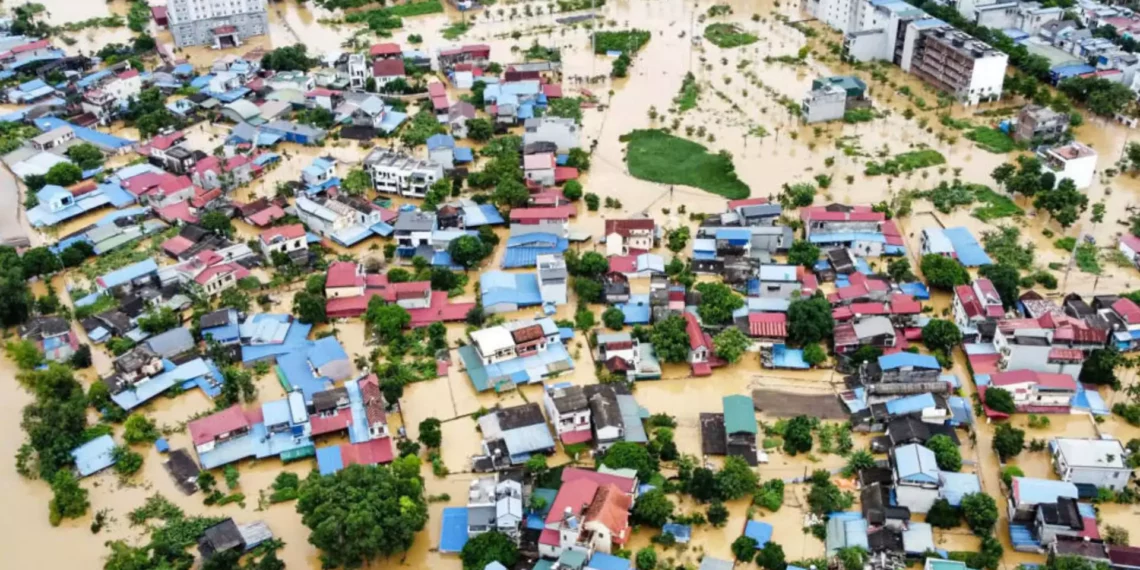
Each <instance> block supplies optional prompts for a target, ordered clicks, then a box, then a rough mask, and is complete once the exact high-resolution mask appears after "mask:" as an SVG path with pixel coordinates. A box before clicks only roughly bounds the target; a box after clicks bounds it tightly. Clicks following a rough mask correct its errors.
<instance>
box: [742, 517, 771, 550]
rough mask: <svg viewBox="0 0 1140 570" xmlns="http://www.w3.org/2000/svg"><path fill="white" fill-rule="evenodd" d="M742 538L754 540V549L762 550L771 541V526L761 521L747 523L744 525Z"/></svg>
mask: <svg viewBox="0 0 1140 570" xmlns="http://www.w3.org/2000/svg"><path fill="white" fill-rule="evenodd" d="M744 536H747V537H749V538H752V539H754V540H756V548H763V547H764V545H765V544H768V541H769V540H772V525H770V524H768V523H766V522H763V521H748V522H747V523H745V524H744Z"/></svg>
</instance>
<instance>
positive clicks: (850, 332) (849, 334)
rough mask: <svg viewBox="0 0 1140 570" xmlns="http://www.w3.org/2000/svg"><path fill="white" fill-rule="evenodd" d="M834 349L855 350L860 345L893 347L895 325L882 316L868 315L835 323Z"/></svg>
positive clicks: (838, 350) (841, 350)
mask: <svg viewBox="0 0 1140 570" xmlns="http://www.w3.org/2000/svg"><path fill="white" fill-rule="evenodd" d="M834 337H835V351H836V352H838V353H847V352H855V351H856V350H858V349H859V347H861V346H874V347H876V348H880V349H889V348H893V347H894V346H895V343H896V339H897V337H896V333H895V327H894V325H893V324H892V323H891V320H890V319H889V318H887V317H883V316H870V317H865V318H862V319H859V320H856V321H854V322H851V323H843V324H837V325H836V326H835V331H834Z"/></svg>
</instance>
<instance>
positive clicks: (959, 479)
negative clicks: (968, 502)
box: [938, 471, 982, 507]
mask: <svg viewBox="0 0 1140 570" xmlns="http://www.w3.org/2000/svg"><path fill="white" fill-rule="evenodd" d="M939 480H940V481H941V488H940V489H939V490H938V493H939V495H940V496H941V497H942V498H944V499H946V501H947V502H949V503H950V504H951V505H953V506H955V507H957V506H958V505H960V504H961V503H962V497H963V496H965V495H969V494H970V493H981V492H982V483H981V481H979V480H978V476H977V475H975V474H973V473H953V472H950V471H942V472H941V473H940V474H939Z"/></svg>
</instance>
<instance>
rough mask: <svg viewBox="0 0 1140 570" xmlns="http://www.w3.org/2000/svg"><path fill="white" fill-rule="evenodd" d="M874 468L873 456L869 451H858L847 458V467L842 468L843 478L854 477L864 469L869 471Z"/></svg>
mask: <svg viewBox="0 0 1140 570" xmlns="http://www.w3.org/2000/svg"><path fill="white" fill-rule="evenodd" d="M874 466H875V456H874V455H871V452H870V451H867V450H866V449H860V450H859V451H856V452H854V453H852V454H851V455H848V456H847V465H846V466H844V467H843V476H844V477H854V476H855V475H858V474H859V472H860V471H863V470H864V469H870V468H872V467H874Z"/></svg>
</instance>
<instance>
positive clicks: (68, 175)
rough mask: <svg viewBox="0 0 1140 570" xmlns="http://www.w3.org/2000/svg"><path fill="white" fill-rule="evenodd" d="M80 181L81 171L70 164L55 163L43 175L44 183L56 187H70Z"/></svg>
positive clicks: (81, 177) (81, 178)
mask: <svg viewBox="0 0 1140 570" xmlns="http://www.w3.org/2000/svg"><path fill="white" fill-rule="evenodd" d="M80 180H83V171H82V170H80V169H79V167H78V166H76V165H74V164H72V163H70V162H60V163H57V164H56V165H55V166H52V167H51V168H49V169H48V171H47V174H44V182H46V183H48V184H55V185H56V186H64V187H66V186H71V185H72V184H75V183H76V182H79V181H80Z"/></svg>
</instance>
